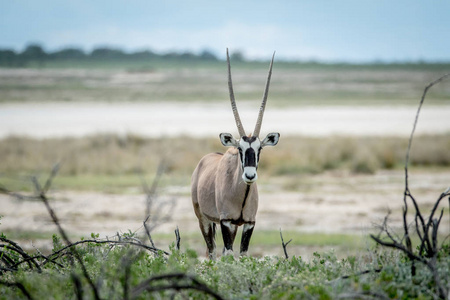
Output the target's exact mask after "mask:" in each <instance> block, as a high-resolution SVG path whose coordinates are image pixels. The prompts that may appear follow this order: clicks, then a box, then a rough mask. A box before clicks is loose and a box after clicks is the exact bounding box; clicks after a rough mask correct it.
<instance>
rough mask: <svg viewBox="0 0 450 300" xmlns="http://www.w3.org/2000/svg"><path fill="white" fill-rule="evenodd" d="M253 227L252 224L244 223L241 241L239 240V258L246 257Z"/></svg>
mask: <svg viewBox="0 0 450 300" xmlns="http://www.w3.org/2000/svg"><path fill="white" fill-rule="evenodd" d="M254 227H255V224H254V223H245V224H244V228H243V229H242V239H241V251H240V255H241V256H247V251H248V245H249V243H250V239H251V238H252V234H253V228H254Z"/></svg>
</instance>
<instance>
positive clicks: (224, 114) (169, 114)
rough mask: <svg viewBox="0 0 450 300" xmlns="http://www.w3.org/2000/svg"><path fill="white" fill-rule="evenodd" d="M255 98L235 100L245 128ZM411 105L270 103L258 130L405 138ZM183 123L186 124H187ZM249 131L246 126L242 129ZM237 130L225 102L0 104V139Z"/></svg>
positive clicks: (427, 118) (440, 110) (444, 122)
mask: <svg viewBox="0 0 450 300" xmlns="http://www.w3.org/2000/svg"><path fill="white" fill-rule="evenodd" d="M258 105H259V103H257V102H251V103H248V102H240V103H239V112H240V114H241V118H242V120H244V128H253V126H254V125H253V124H254V123H255V121H256V117H257V111H258ZM416 111H417V107H415V106H394V107H389V106H359V107H352V106H334V107H333V106H324V107H288V108H277V107H270V109H267V110H266V112H265V116H264V124H263V128H262V133H263V134H265V133H268V132H273V131H278V132H281V133H282V134H283V135H284V136H286V135H308V136H325V135H333V134H336V135H364V136H373V135H382V136H407V135H409V134H410V132H411V128H412V124H413V121H414V117H415V114H416ZM449 115H450V106H449V105H440V106H425V107H424V108H423V110H422V112H421V115H420V122H419V126H418V128H417V134H424V133H429V134H439V133H445V132H449V131H450V118H448V116H449ZM186 124H189V125H188V126H186ZM247 130H249V129H247ZM227 131H229V132H232V133H234V132H235V131H236V128H235V122H234V120H233V115H232V114H231V111H230V107H229V103H227V102H226V101H224V103H223V104H211V103H210V104H205V103H144V102H131V103H127V102H121V103H108V102H68V103H65V102H54V103H53V102H46V103H5V104H0V138H2V137H5V136H8V135H11V134H15V135H29V136H33V137H40V138H45V137H61V136H84V135H87V134H96V133H118V134H125V133H130V132H131V133H135V134H140V135H144V136H150V137H162V136H167V135H170V136H179V135H183V134H184V135H190V136H202V137H204V136H214V137H215V136H217V134H218V133H220V132H227Z"/></svg>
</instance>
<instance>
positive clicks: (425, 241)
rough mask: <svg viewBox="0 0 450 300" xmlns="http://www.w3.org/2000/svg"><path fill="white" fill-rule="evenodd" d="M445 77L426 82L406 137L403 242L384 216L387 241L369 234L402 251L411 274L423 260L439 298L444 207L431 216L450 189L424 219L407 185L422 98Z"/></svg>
mask: <svg viewBox="0 0 450 300" xmlns="http://www.w3.org/2000/svg"><path fill="white" fill-rule="evenodd" d="M448 77H450V73H448V74H445V75H444V76H442V77H440V78H438V79H437V80H435V81H433V82H431V83H429V84H428V85H427V86H426V87H425V89H424V91H423V94H422V98H421V100H420V103H419V107H418V109H417V113H416V116H415V119H414V124H413V128H412V131H411V135H410V137H409V142H408V148H407V151H406V158H405V189H404V193H403V203H404V208H403V229H404V239H405V243H406V246H405V245H404V244H403V241H402V240H400V241H399V240H398V239H396V238H394V237H393V236H392V235H391V233H390V231H389V230H388V228H387V225H386V221H387V218H386V219H385V222H384V223H383V225H382V227H381V228H382V231H381V232H384V233H385V234H386V235H387V237H388V241H386V240H382V239H381V238H380V236H381V232H380V234H379V235H378V236H374V235H371V237H372V239H374V240H375V241H376V242H377V243H378V244H380V245H382V246H386V247H391V248H394V249H398V250H400V251H402V252H404V253H405V254H406V255H407V256H408V257H409V259H410V260H411V262H412V268H411V272H412V275H413V276H414V275H415V264H414V263H415V261H418V262H420V263H423V264H424V265H425V266H427V267H428V269H429V270H430V272H431V274H432V276H433V279H434V282H435V285H436V289H437V292H438V294H439V297H440V298H442V299H445V298H446V297H447V294H448V288H446V287H445V286H443V285H442V284H441V278H440V276H439V274H438V271H437V266H436V259H437V255H438V252H439V247H438V241H437V235H438V228H439V224H440V221H441V219H442V215H443V210H442V211H441V214H440V217H439V218H438V219H436V218H434V214H435V212H436V210H437V208H438V206H439V203H440V202H441V200H442V199H443V198H444V197H446V196H448V192H449V191H450V189H447V190H446V191H445V192H444V193H442V194H441V195H440V197H439V198H438V200H437V201H436V202H435V204H434V206H433V209H432V210H431V213H430V216H429V217H428V221H427V222H425V218H424V217H423V215H422V213H421V212H420V209H419V206H418V204H417V201H416V199H415V198H414V196H413V195H412V193H411V191H410V189H409V182H408V164H409V157H410V152H411V147H412V142H413V137H414V133H415V130H416V126H417V123H418V120H419V115H420V110H421V108H422V105H423V103H424V101H425V97H426V94H427V92H428V90H429V89H430V88H431V87H432V86H434V85H435V84H437V83H439V82H441V81H443V80H444V79H446V78H448ZM408 199H409V200H410V201H411V202H412V203H413V206H414V209H415V217H414V222H415V228H416V231H417V235H418V236H419V239H420V241H421V242H420V247H419V251H418V254H415V253H414V252H413V249H412V244H411V239H410V237H409V229H408V222H407V212H408ZM449 206H450V199H449ZM430 229H431V233H430Z"/></svg>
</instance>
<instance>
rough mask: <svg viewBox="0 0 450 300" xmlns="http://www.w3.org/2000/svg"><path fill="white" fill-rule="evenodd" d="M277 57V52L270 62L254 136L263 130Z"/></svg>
mask: <svg viewBox="0 0 450 300" xmlns="http://www.w3.org/2000/svg"><path fill="white" fill-rule="evenodd" d="M274 57H275V52H274V53H273V55H272V61H271V62H270V68H269V76H268V77H267V83H266V89H265V90H264V96H263V100H262V103H261V107H260V108H259V115H258V120H257V121H256V125H255V130H254V131H253V136H256V137H258V136H259V131H260V130H261V124H262V120H263V116H264V110H265V109H266V102H267V96H268V95H269V85H270V77H271V76H272V65H273V59H274Z"/></svg>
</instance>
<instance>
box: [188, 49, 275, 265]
mask: <svg viewBox="0 0 450 300" xmlns="http://www.w3.org/2000/svg"><path fill="white" fill-rule="evenodd" d="M274 56H275V53H274V54H273V56H272V61H271V63H270V68H269V75H268V77H267V82H266V87H265V90H264V95H263V99H262V103H261V108H260V110H259V115H258V120H257V122H256V126H255V130H254V131H253V134H250V135H246V134H245V131H244V128H243V126H242V123H241V120H240V117H239V113H238V110H237V108H236V102H235V99H234V92H233V84H232V81H231V69H230V58H229V55H228V49H227V64H228V89H229V93H230V101H231V108H232V110H233V114H234V118H235V121H236V125H237V128H238V131H239V139H234V138H233V136H232V135H231V134H230V133H221V134H220V135H219V137H220V141H221V142H222V144H223V145H224V146H227V147H231V148H230V149H228V151H226V152H225V154H222V153H210V154H208V155H206V156H204V157H203V158H202V159H201V160H200V162H199V163H198V165H197V167H196V169H195V170H194V173H193V174H192V184H191V194H192V203H193V205H194V210H195V214H196V215H197V218H198V220H199V225H200V230H201V232H202V234H203V237H204V239H205V242H206V246H207V248H208V249H207V250H208V254H209V258H210V259H214V258H215V255H216V254H215V248H216V244H215V231H216V223H219V224H220V228H221V231H222V237H223V242H224V249H223V254H224V255H227V254H232V253H233V242H234V239H235V237H236V232H237V227H238V226H240V225H244V227H243V232H242V240H241V249H240V255H246V254H247V250H248V245H249V242H250V238H251V236H252V233H253V228H254V226H255V217H256V211H257V210H258V189H257V186H256V183H255V181H256V179H257V178H258V177H257V173H256V171H257V169H258V162H259V158H260V154H261V149H262V148H263V147H265V146H275V145H276V144H277V143H278V140H279V137H280V134H279V133H269V134H268V135H267V136H266V137H265V138H264V139H263V140H262V141H261V140H260V139H259V131H260V129H261V123H262V119H263V115H264V109H265V106H266V101H267V95H268V92H269V85H270V77H271V75H272V65H273V59H274Z"/></svg>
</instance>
